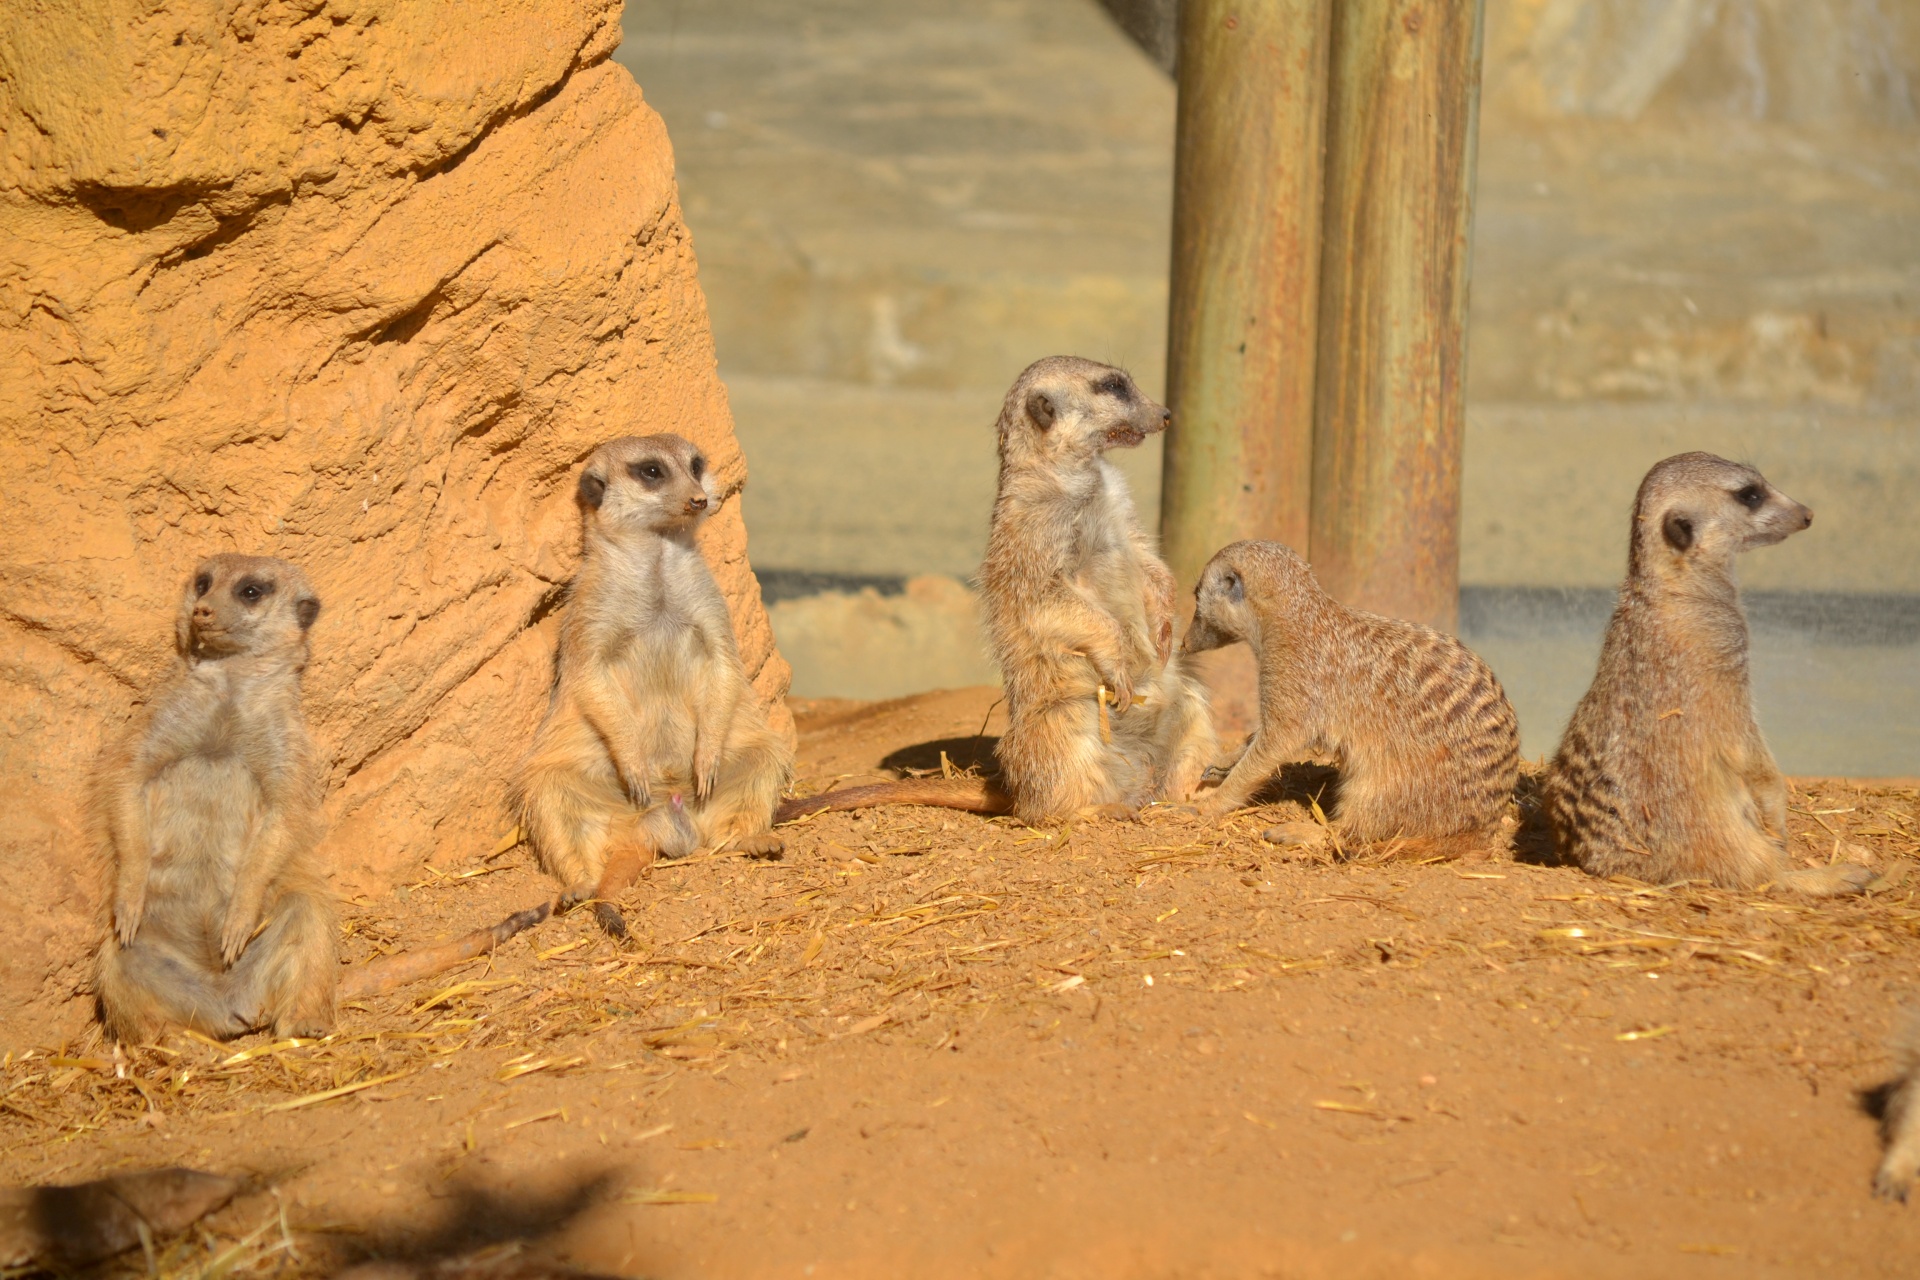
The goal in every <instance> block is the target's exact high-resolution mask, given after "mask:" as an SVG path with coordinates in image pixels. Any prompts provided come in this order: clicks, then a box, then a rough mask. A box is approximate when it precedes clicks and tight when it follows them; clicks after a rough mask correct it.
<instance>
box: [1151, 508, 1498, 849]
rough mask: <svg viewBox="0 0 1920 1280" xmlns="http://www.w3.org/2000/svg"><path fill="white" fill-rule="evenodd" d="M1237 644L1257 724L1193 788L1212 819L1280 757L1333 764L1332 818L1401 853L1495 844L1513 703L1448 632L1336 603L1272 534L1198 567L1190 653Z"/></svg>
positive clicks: (1266, 775) (1236, 802)
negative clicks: (1206, 783)
mask: <svg viewBox="0 0 1920 1280" xmlns="http://www.w3.org/2000/svg"><path fill="white" fill-rule="evenodd" d="M1237 640H1244V641H1246V642H1247V643H1248V644H1249V645H1251V646H1252V648H1253V651H1254V655H1255V657H1256V658H1257V659H1258V660H1259V664H1260V727H1259V729H1258V730H1257V731H1256V732H1255V733H1254V735H1253V736H1252V738H1250V739H1249V740H1248V742H1247V745H1246V746H1245V747H1244V748H1242V750H1241V751H1240V753H1239V754H1238V757H1237V759H1235V760H1233V761H1232V762H1231V769H1230V771H1229V772H1228V773H1227V775H1226V777H1225V779H1224V780H1222V782H1221V784H1220V787H1219V789H1218V790H1217V791H1214V792H1212V793H1211V794H1206V795H1203V797H1202V799H1201V802H1200V809H1201V812H1202V813H1205V814H1207V815H1209V816H1213V817H1218V816H1220V815H1222V814H1225V813H1227V812H1229V811H1231V810H1233V809H1237V808H1239V807H1240V806H1242V805H1244V804H1246V803H1247V801H1248V800H1249V799H1251V798H1252V796H1253V794H1254V793H1255V792H1256V791H1258V790H1259V789H1260V787H1261V786H1262V785H1263V784H1265V783H1266V782H1267V781H1268V779H1270V778H1272V777H1273V775H1274V774H1275V773H1276V772H1277V771H1278V770H1279V768H1280V766H1282V765H1283V764H1287V763H1290V762H1292V761H1296V760H1301V759H1305V758H1307V757H1308V756H1316V757H1321V758H1327V759H1331V760H1332V761H1333V762H1334V763H1335V764H1337V765H1338V766H1339V769H1340V803H1339V806H1338V809H1337V811H1336V813H1335V814H1334V826H1335V828H1336V829H1337V830H1338V831H1339V832H1340V833H1341V834H1342V835H1343V836H1345V837H1348V838H1350V839H1353V840H1358V841H1383V840H1384V841H1394V840H1397V841H1402V842H1406V843H1404V844H1402V845H1400V846H1399V850H1400V851H1401V852H1419V853H1424V854H1431V853H1446V854H1459V853H1465V852H1468V851H1470V850H1472V849H1475V848H1482V847H1485V846H1487V845H1489V844H1492V843H1495V842H1497V840H1498V838H1499V828H1500V824H1501V819H1502V817H1503V816H1504V815H1505V812H1506V806H1507V801H1508V799H1509V798H1510V797H1511V796H1512V795H1513V787H1514V782H1515V781H1516V779H1517V778H1518V776H1519V764H1520V732H1519V728H1518V726H1517V724H1516V722H1515V720H1514V716H1513V707H1512V706H1511V705H1510V704H1509V703H1508V702H1507V697H1506V694H1505V693H1504V692H1503V691H1502V690H1501V688H1500V682H1499V681H1498V680H1496V679H1495V678H1494V675H1493V672H1492V671H1490V670H1488V668H1487V664H1486V663H1484V662H1482V661H1481V660H1480V658H1479V657H1478V656H1477V655H1476V654H1475V653H1474V652H1473V651H1472V650H1471V649H1469V648H1467V647H1466V646H1465V645H1463V644H1461V643H1460V642H1459V641H1458V640H1456V639H1454V638H1453V637H1452V636H1448V635H1443V634H1441V633H1440V632H1438V631H1434V630H1432V629H1431V628H1428V627H1423V626H1419V625H1417V624H1415V623H1411V622H1402V621H1399V620H1397V619H1394V618H1383V617H1381V616H1380V615H1379V614H1374V613H1368V612H1366V611H1365V610H1363V609H1352V608H1348V607H1347V606H1346V605H1344V604H1341V603H1340V602H1339V601H1337V600H1335V599H1334V598H1333V597H1332V596H1329V595H1328V594H1327V593H1326V592H1325V591H1324V590H1322V589H1321V586H1320V583H1319V581H1318V580H1317V579H1316V578H1315V577H1314V575H1313V570H1312V569H1310V568H1308V567H1307V563H1306V561H1304V560H1302V559H1301V558H1300V557H1299V556H1297V555H1295V554H1294V553H1293V552H1292V551H1290V550H1289V549H1287V548H1286V547H1284V546H1281V545H1280V544H1279V543H1277V542H1236V543H1234V544H1232V545H1231V546H1228V547H1225V548H1223V549H1222V550H1221V551H1219V552H1218V553H1216V554H1215V555H1214V557H1213V559H1212V560H1210V561H1208V563H1207V567H1206V568H1205V569H1204V570H1203V571H1202V572H1201V575H1200V585H1199V587H1198V588H1197V589H1196V591H1195V603H1194V615H1193V625H1192V626H1191V627H1189V628H1188V629H1187V638H1186V648H1187V649H1188V650H1189V651H1192V652H1200V651H1203V650H1206V649H1213V648H1218V647H1219V646H1221V645H1225V644H1231V643H1233V642H1234V641H1237Z"/></svg>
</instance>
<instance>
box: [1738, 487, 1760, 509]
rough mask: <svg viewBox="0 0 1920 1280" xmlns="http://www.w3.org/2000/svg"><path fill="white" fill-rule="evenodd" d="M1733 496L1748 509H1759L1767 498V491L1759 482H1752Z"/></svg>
mask: <svg viewBox="0 0 1920 1280" xmlns="http://www.w3.org/2000/svg"><path fill="white" fill-rule="evenodd" d="M1733 496H1734V498H1735V499H1736V500H1737V501H1738V502H1739V503H1740V505H1741V506H1743V507H1745V508H1746V509H1747V510H1749V511H1758V510H1759V509H1760V505H1761V504H1762V503H1764V502H1765V501H1766V500H1767V491H1766V490H1765V489H1763V488H1761V487H1760V486H1759V485H1757V484H1750V485H1748V486H1747V487H1746V488H1744V489H1742V490H1740V492H1738V493H1736V494H1734V495H1733Z"/></svg>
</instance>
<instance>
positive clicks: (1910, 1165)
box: [1873, 1149, 1920, 1204]
mask: <svg viewBox="0 0 1920 1280" xmlns="http://www.w3.org/2000/svg"><path fill="white" fill-rule="evenodd" d="M1916 1164H1920V1152H1903V1151H1899V1150H1897V1149H1896V1150H1894V1151H1889V1152H1888V1153H1887V1158H1886V1159H1885V1160H1883V1161H1881V1162H1880V1167H1879V1168H1878V1169H1876V1170H1874V1174H1873V1194H1874V1195H1876V1196H1878V1197H1879V1198H1880V1199H1882V1200H1898V1201H1899V1202H1900V1203H1901V1204H1905V1203H1906V1202H1907V1193H1908V1192H1909V1191H1911V1190H1912V1189H1913V1175H1914V1173H1915V1172H1916V1170H1915V1168H1914V1166H1915V1165H1916Z"/></svg>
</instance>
